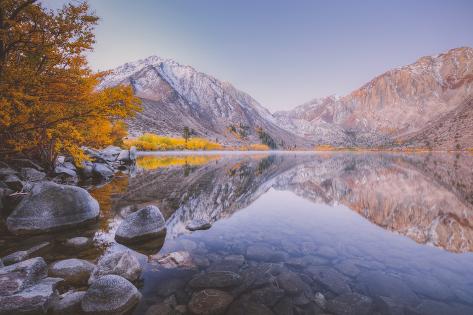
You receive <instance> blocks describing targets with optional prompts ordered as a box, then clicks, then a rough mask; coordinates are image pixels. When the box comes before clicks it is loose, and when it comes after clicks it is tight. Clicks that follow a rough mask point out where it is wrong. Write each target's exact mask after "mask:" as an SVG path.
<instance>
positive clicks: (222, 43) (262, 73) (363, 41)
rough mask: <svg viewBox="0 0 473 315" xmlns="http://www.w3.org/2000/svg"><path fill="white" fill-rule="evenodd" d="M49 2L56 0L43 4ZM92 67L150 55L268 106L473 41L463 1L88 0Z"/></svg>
mask: <svg viewBox="0 0 473 315" xmlns="http://www.w3.org/2000/svg"><path fill="white" fill-rule="evenodd" d="M42 2H43V3H44V4H46V5H47V6H50V7H57V6H59V5H60V4H61V3H64V2H67V1H65V0H44V1H42ZM89 3H90V4H91V6H92V7H93V8H94V9H95V10H96V13H97V14H98V15H99V16H100V17H101V21H100V25H99V26H98V27H97V33H96V34H97V45H96V47H95V51H94V52H93V53H91V54H90V55H89V60H90V63H91V65H92V67H93V68H94V69H100V70H105V69H109V68H112V67H115V66H118V65H120V64H123V63H125V62H127V61H133V60H136V59H140V58H144V57H147V56H149V55H160V56H163V57H168V58H173V59H175V60H177V61H178V62H180V63H183V64H189V65H191V66H193V67H194V68H196V69H197V70H199V71H202V72H206V73H209V74H211V75H213V76H215V77H217V78H218V79H221V80H224V81H229V82H231V83H232V84H233V85H235V86H236V87H237V88H239V89H240V90H243V91H245V92H247V93H249V94H250V95H252V96H253V97H254V98H256V99H257V100H258V101H259V102H260V103H262V104H263V105H264V106H266V107H267V108H269V109H270V110H271V111H274V110H278V109H288V108H292V107H294V106H296V105H299V104H300V103H303V102H305V101H308V100H310V99H312V98H316V97H323V96H328V95H331V94H338V95H345V94H347V93H349V92H351V91H352V90H354V89H356V88H358V87H360V86H361V85H362V84H364V83H366V82H367V81H369V80H370V79H372V78H373V77H374V76H376V75H378V74H381V73H383V72H384V71H386V70H388V69H390V68H392V67H397V66H401V65H404V64H408V63H412V62H414V61H415V60H417V59H418V58H419V57H421V56H423V55H432V54H437V53H440V52H443V51H446V50H448V49H450V48H454V47H460V46H470V47H473V1H471V0H444V1H438V0H415V1H414V0H398V1H386V0H366V1H361V0H360V1H354V0H345V1H338V0H325V1H316V0H286V1H278V0H238V1H237V0H234V1H222V0H166V1H164V0H163V1H159V0H135V1H126V0H90V1H89Z"/></svg>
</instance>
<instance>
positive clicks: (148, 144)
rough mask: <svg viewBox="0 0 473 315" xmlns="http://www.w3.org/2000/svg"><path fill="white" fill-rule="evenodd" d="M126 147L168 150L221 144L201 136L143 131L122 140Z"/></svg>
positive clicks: (144, 149)
mask: <svg viewBox="0 0 473 315" xmlns="http://www.w3.org/2000/svg"><path fill="white" fill-rule="evenodd" d="M123 143H124V145H125V146H126V147H131V146H135V147H136V148H137V149H138V150H140V151H169V150H221V149H222V148H223V146H222V145H221V144H218V143H215V142H211V141H209V140H207V139H203V138H189V140H187V141H186V139H184V138H173V137H165V136H158V135H155V134H151V133H145V134H144V135H142V136H139V137H137V138H133V139H125V140H124V141H123Z"/></svg>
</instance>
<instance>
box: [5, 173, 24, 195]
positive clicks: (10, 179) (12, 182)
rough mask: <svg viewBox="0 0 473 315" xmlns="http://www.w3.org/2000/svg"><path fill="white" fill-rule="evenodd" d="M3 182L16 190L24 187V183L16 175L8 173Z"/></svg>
mask: <svg viewBox="0 0 473 315" xmlns="http://www.w3.org/2000/svg"><path fill="white" fill-rule="evenodd" d="M3 182H4V183H5V184H6V185H7V187H8V188H10V189H12V190H14V191H21V190H22V189H23V186H24V183H23V182H22V181H21V179H20V178H19V177H18V176H16V175H7V176H5V177H4V178H3Z"/></svg>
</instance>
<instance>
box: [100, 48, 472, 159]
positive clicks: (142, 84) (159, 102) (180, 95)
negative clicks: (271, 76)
mask: <svg viewBox="0 0 473 315" xmlns="http://www.w3.org/2000/svg"><path fill="white" fill-rule="evenodd" d="M117 84H129V85H131V86H132V87H133V89H134V91H135V93H136V95H137V96H138V97H140V98H141V99H142V100H143V111H142V112H140V113H138V115H137V117H135V118H133V119H131V120H130V121H129V122H128V123H129V129H130V133H131V135H139V134H142V133H144V132H153V133H157V134H164V135H170V136H179V135H181V134H182V131H183V129H184V127H188V128H189V129H190V130H191V131H193V133H194V134H195V135H197V136H201V137H205V138H208V139H210V140H215V141H217V142H220V143H223V144H232V145H241V144H249V143H260V142H264V141H266V142H268V141H269V142H270V143H271V145H272V146H273V147H278V148H280V149H289V148H312V147H313V146H314V145H331V146H335V147H388V148H392V147H423V148H425V147H427V148H431V149H436V148H438V149H446V150H451V149H453V150H458V149H467V148H471V147H473V134H472V133H471V132H470V131H469V130H470V129H471V128H469V125H470V124H469V122H470V121H472V120H473V117H472V114H471V105H472V103H471V102H469V100H470V99H471V98H472V97H473V48H469V47H462V48H455V49H451V50H449V51H447V52H445V53H442V54H439V55H435V56H426V57H422V58H420V59H418V60H417V61H416V62H414V63H412V64H410V65H406V66H403V67H398V68H395V69H392V70H389V71H387V72H385V73H383V74H381V75H379V76H377V77H376V78H374V79H373V80H371V81H370V82H368V83H366V84H365V85H363V86H362V87H360V88H359V89H357V90H355V91H353V92H352V93H350V94H348V95H346V96H343V97H338V96H329V97H325V98H320V99H314V100H312V101H309V102H307V103H305V104H302V105H300V106H297V107H296V108H294V109H292V110H288V111H280V112H276V113H274V114H271V113H270V112H269V111H268V110H267V109H266V108H264V107H263V106H262V105H261V104H259V103H258V102H257V101H256V100H254V99H253V98H252V97H251V96H250V95H248V94H246V93H244V92H242V91H239V90H238V89H236V88H235V87H233V86H232V85H231V84H229V83H227V82H223V81H220V80H218V79H216V78H214V77H212V76H210V75H207V74H205V73H202V72H198V71H197V70H195V69H194V68H192V67H190V66H185V65H181V64H179V63H177V62H176V61H174V60H171V59H164V58H160V57H157V56H151V57H148V58H146V59H142V60H139V61H136V62H130V63H126V64H124V65H122V66H120V67H118V68H116V69H114V70H112V71H111V72H110V74H108V75H107V76H106V77H105V78H104V79H103V81H102V82H101V84H100V86H99V88H103V87H107V86H114V85H117ZM440 131H441V132H440ZM263 139H264V140H263Z"/></svg>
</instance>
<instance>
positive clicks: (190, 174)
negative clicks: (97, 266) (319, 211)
mask: <svg viewBox="0 0 473 315" xmlns="http://www.w3.org/2000/svg"><path fill="white" fill-rule="evenodd" d="M137 165H138V168H139V170H138V172H137V174H135V176H134V177H132V178H130V179H129V183H128V186H124V185H123V184H122V183H123V179H118V180H116V181H114V182H113V183H112V184H111V185H108V186H104V187H103V188H101V189H99V191H95V192H94V196H96V197H97V198H98V199H99V201H101V200H102V199H104V197H102V195H106V196H108V197H105V199H107V198H108V199H110V196H109V192H110V191H112V190H113V189H112V188H111V187H109V186H114V185H116V186H118V187H119V189H120V190H121V191H120V193H117V192H116V191H115V195H116V197H115V199H114V200H113V208H114V209H118V210H121V211H124V209H125V213H127V212H128V211H130V209H131V210H134V209H137V208H140V207H141V206H143V205H146V204H150V203H151V204H156V205H158V206H159V207H160V209H161V210H162V211H163V212H164V213H165V214H167V216H168V237H171V238H173V237H176V236H178V235H180V234H182V233H188V232H187V231H186V230H185V226H186V224H187V223H188V222H189V221H191V220H192V219H196V218H203V219H207V220H210V221H211V222H215V221H217V220H219V219H221V218H225V217H228V216H230V215H231V214H233V213H234V212H236V211H238V210H240V209H243V208H245V207H247V206H248V205H250V204H251V203H252V202H253V201H255V200H256V199H258V198H259V197H260V196H261V195H262V194H264V193H265V192H266V191H268V190H269V189H270V188H274V189H276V190H280V191H291V192H293V193H295V194H296V195H298V196H301V197H303V198H304V199H307V200H310V201H312V202H314V203H324V204H327V205H331V206H333V205H338V204H342V205H345V206H346V207H348V208H349V209H351V210H353V211H355V212H357V213H359V214H360V215H362V216H363V217H365V218H366V219H368V220H369V221H371V222H372V223H375V224H376V225H379V226H381V227H383V228H385V229H388V230H391V231H394V232H397V233H400V234H403V235H406V236H408V237H409V238H411V239H413V240H415V241H416V242H418V243H421V244H431V245H434V246H438V247H441V248H444V249H446V250H448V251H452V252H467V251H473V171H472V169H473V156H471V155H456V154H449V153H437V154H417V155H400V154H376V153H371V154H343V153H337V154H329V153H328V154H320V155H316V154H293V155H291V154H281V155H277V154H276V155H268V154H260V155H248V156H225V157H222V156H221V155H200V156H153V155H148V156H141V157H140V158H139V159H138V162H137ZM101 190H103V191H101ZM115 190H116V189H115ZM101 203H102V204H103V202H101ZM110 206H111V205H108V204H106V207H110Z"/></svg>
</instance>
